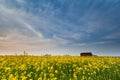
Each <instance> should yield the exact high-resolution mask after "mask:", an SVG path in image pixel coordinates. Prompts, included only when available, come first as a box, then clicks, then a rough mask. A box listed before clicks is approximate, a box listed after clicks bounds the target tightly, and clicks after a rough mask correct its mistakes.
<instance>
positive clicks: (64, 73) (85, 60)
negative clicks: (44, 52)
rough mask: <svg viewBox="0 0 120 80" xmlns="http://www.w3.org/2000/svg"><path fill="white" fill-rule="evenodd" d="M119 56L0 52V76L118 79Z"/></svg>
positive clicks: (1, 79) (0, 79) (5, 79)
mask: <svg viewBox="0 0 120 80" xmlns="http://www.w3.org/2000/svg"><path fill="white" fill-rule="evenodd" d="M119 79H120V58H118V57H97V56H96V57H94V56H93V57H80V56H49V57H46V56H0V80H119Z"/></svg>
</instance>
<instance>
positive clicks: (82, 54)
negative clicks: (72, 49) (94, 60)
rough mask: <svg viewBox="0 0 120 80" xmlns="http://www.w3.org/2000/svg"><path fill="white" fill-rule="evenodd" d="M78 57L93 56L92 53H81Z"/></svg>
mask: <svg viewBox="0 0 120 80" xmlns="http://www.w3.org/2000/svg"><path fill="white" fill-rule="evenodd" d="M80 56H93V55H92V52H82V53H80Z"/></svg>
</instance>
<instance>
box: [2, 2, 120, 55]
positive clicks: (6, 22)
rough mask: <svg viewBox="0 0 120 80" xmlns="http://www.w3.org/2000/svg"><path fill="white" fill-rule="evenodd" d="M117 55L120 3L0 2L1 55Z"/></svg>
mask: <svg viewBox="0 0 120 80" xmlns="http://www.w3.org/2000/svg"><path fill="white" fill-rule="evenodd" d="M24 50H26V51H27V52H28V53H30V54H33V55H43V54H46V53H47V54H52V55H64V54H70V55H79V53H80V52H86V51H89V52H93V53H94V54H95V55H115V56H116V55H120V54H119V52H120V0H0V54H5V55H7V54H14V53H18V54H20V53H22V52H23V51H24Z"/></svg>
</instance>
